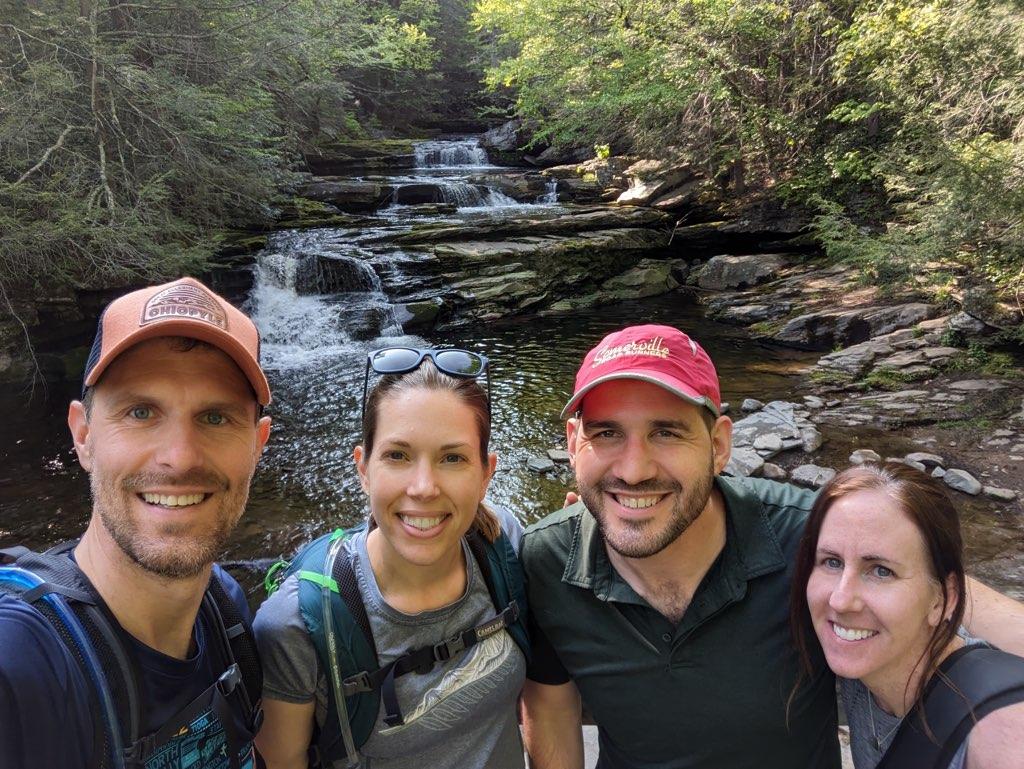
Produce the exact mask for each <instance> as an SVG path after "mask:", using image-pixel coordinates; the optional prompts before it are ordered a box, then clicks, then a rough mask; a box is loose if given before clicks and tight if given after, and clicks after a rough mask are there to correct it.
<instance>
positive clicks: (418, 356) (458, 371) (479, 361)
mask: <svg viewBox="0 0 1024 769" xmlns="http://www.w3.org/2000/svg"><path fill="white" fill-rule="evenodd" d="M424 358H430V360H431V361H432V362H433V363H434V366H435V367H436V368H437V370H438V371H441V372H443V373H445V374H448V375H449V376H454V377H463V378H466V379H476V378H477V377H479V376H480V375H481V374H482V375H483V376H484V390H485V392H486V393H487V409H488V412H489V411H490V407H491V380H490V377H489V376H488V374H487V358H486V356H484V355H480V354H479V353H475V352H470V351H469V350H433V349H420V348H418V347H385V348H384V349H382V350H373V351H372V352H370V353H369V354H368V355H367V356H366V375H365V376H364V377H363V412H364V413H365V412H366V393H367V387H368V386H369V384H370V371H371V370H372V371H373V372H374V373H375V374H381V375H384V376H386V375H388V374H408V373H409V372H410V371H415V370H416V369H418V368H419V367H420V365H422V363H423V359H424Z"/></svg>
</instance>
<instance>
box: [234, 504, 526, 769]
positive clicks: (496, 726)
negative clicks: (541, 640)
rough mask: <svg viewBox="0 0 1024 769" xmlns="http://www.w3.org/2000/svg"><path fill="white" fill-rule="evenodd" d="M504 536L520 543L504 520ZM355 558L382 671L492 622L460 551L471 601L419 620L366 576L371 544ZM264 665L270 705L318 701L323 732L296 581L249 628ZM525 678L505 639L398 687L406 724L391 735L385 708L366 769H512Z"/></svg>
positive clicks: (361, 538)
mask: <svg viewBox="0 0 1024 769" xmlns="http://www.w3.org/2000/svg"><path fill="white" fill-rule="evenodd" d="M499 517H500V518H502V528H503V529H505V530H506V533H507V534H509V536H510V539H511V540H512V541H513V543H518V540H519V538H520V537H521V534H522V526H521V525H520V524H519V522H518V521H517V520H516V519H515V518H514V517H513V516H512V515H511V514H509V513H505V512H503V511H499ZM345 547H347V548H349V551H350V553H351V554H352V562H353V567H354V569H355V573H356V578H357V580H358V583H359V592H360V595H361V596H362V599H363V603H364V605H365V606H366V614H367V616H368V617H369V620H370V627H371V629H372V631H373V638H374V642H375V644H376V647H377V657H378V659H379V661H380V664H381V665H386V664H387V663H389V662H391V661H392V660H393V659H395V658H397V657H399V656H401V655H402V654H404V653H405V652H406V651H407V650H409V649H411V648H418V647H420V646H425V645H428V644H434V643H438V642H439V641H441V640H443V639H445V638H448V637H450V636H452V635H454V634H455V633H457V632H458V631H460V630H464V629H465V628H467V627H471V626H474V625H478V624H480V623H482V622H484V621H486V620H488V619H490V618H491V617H493V616H494V614H495V608H494V605H493V604H492V603H491V598H490V594H489V593H488V591H487V585H486V584H485V582H484V580H483V576H482V574H481V573H480V569H479V567H478V566H477V564H476V559H475V558H474V557H473V556H472V554H471V553H470V551H469V548H468V547H467V546H466V545H465V543H463V553H464V556H465V559H466V563H467V564H468V565H469V567H470V568H469V574H468V580H467V586H466V593H465V595H463V596H462V597H461V598H460V599H459V600H458V601H456V602H455V603H453V604H450V605H449V606H445V607H443V608H440V609H435V610H433V611H427V612H423V613H421V614H416V615H409V614H403V613H402V612H399V611H397V610H395V609H394V608H392V607H391V606H389V605H388V604H387V603H385V601H384V599H383V597H382V596H381V593H380V588H379V587H378V586H377V580H376V578H375V577H374V574H373V570H372V569H371V568H370V561H369V556H368V555H367V551H366V535H365V533H362V534H359V535H357V536H355V537H353V538H352V539H350V540H348V541H347V542H346V543H345ZM253 628H254V630H255V633H256V641H257V643H258V645H259V650H260V655H261V657H262V659H263V672H264V684H263V693H264V695H265V696H267V697H269V698H271V699H276V700H282V701H284V702H294V703H305V702H310V701H311V700H314V699H315V701H316V719H317V724H319V725H322V724H323V722H324V719H325V718H326V713H327V686H328V683H327V677H326V674H325V672H324V671H323V670H322V669H321V666H320V662H319V660H318V658H317V655H316V648H315V647H314V646H313V642H312V640H311V639H310V637H309V634H308V633H307V632H306V627H305V623H304V622H303V621H302V617H301V615H300V613H299V602H298V582H297V579H296V577H294V576H291V577H289V578H288V579H286V580H285V581H284V583H282V585H281V587H280V588H279V589H278V590H277V592H275V593H274V595H272V596H271V597H270V598H268V599H267V601H266V602H265V603H264V604H263V605H262V606H261V607H260V608H259V611H258V612H257V613H256V620H255V622H254V623H253ZM525 677H526V661H525V658H524V657H523V654H522V651H521V650H520V649H519V647H518V646H517V645H516V643H515V641H514V640H513V639H512V637H511V636H510V635H509V634H508V632H507V631H503V632H501V633H497V634H495V635H493V636H490V637H488V638H487V639H485V640H484V641H481V642H480V643H478V644H477V645H476V646H473V647H472V648H470V649H468V650H467V651H466V652H464V653H462V654H461V655H457V656H456V657H455V658H453V659H451V660H449V661H448V662H446V663H443V664H440V663H439V664H438V665H435V666H434V668H433V669H432V670H431V671H430V672H429V673H427V674H424V675H420V674H417V673H409V674H408V675H405V676H402V677H401V678H398V679H396V682H395V684H396V685H395V689H396V693H397V695H398V701H399V705H400V706H401V709H402V715H403V717H404V719H405V723H404V724H403V725H401V726H396V727H389V726H387V725H385V724H384V722H383V715H384V713H383V705H382V706H381V712H380V713H379V714H378V717H377V723H376V724H375V725H374V729H373V733H372V734H371V735H370V738H369V739H368V740H367V741H366V743H365V744H364V745H363V746H362V748H361V749H360V755H361V756H362V758H363V766H364V767H365V769H406V768H407V767H408V768H409V769H423V768H424V767H430V769H444V768H445V767H450V768H451V769H463V768H464V769H474V768H478V769H506V768H507V769H514V768H515V767H522V766H523V765H524V762H523V746H522V741H521V739H520V736H519V727H518V722H517V719H516V698H517V697H518V695H519V691H520V689H521V688H522V686H523V681H524V679H525Z"/></svg>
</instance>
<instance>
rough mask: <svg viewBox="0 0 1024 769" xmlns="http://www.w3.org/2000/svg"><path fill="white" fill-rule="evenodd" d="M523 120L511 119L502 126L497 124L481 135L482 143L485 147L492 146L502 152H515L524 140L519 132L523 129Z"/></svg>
mask: <svg viewBox="0 0 1024 769" xmlns="http://www.w3.org/2000/svg"><path fill="white" fill-rule="evenodd" d="M522 127H523V123H522V121H521V120H509V121H508V122H506V123H502V124H501V125H500V126H495V127H494V128H492V129H491V130H490V131H486V132H485V133H484V134H483V135H482V136H481V137H480V143H481V144H482V145H483V146H484V147H490V148H493V149H496V150H501V151H502V152H514V151H515V150H516V149H518V148H519V146H520V145H522V144H524V142H522V141H520V138H519V132H520V131H521V130H522Z"/></svg>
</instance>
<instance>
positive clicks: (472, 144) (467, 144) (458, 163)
mask: <svg viewBox="0 0 1024 769" xmlns="http://www.w3.org/2000/svg"><path fill="white" fill-rule="evenodd" d="M413 151H414V152H415V154H416V167H417V168H454V167H459V168H474V167H476V168H479V167H486V166H487V165H488V160H487V150H485V149H484V148H483V147H481V146H480V140H479V139H472V138H471V139H459V140H456V141H430V142H419V143H418V144H417V145H416V146H415V147H414V148H413Z"/></svg>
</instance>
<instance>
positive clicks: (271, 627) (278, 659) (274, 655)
mask: <svg viewBox="0 0 1024 769" xmlns="http://www.w3.org/2000/svg"><path fill="white" fill-rule="evenodd" d="M253 631H254V632H255V634H256V645H257V647H258V648H259V652H260V658H261V659H262V661H263V693H264V694H265V695H266V696H267V697H270V698H271V699H274V700H282V701H283V702H293V703H305V702H310V701H311V700H313V699H314V697H315V696H316V692H317V678H318V675H319V670H320V664H319V660H318V659H317V656H316V647H315V646H313V642H312V640H311V639H310V637H309V633H308V632H307V630H306V623H305V622H303V621H302V615H301V614H300V613H299V581H298V578H297V577H296V576H295V575H292V576H290V577H288V579H286V580H285V581H284V582H283V583H282V584H281V587H279V588H278V589H277V591H276V592H275V593H274V594H273V595H272V596H270V598H268V599H267V600H266V601H264V602H263V605H262V606H260V608H259V610H258V611H257V612H256V619H255V621H254V622H253Z"/></svg>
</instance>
